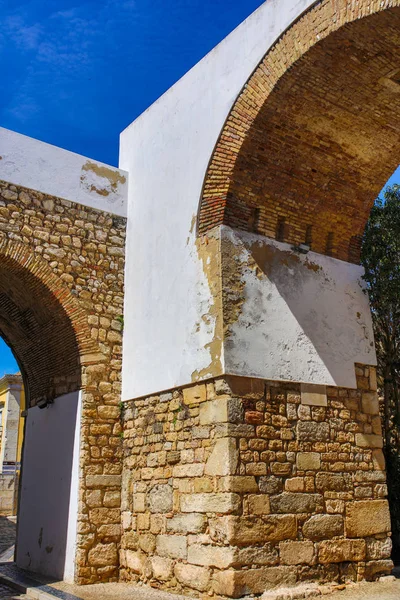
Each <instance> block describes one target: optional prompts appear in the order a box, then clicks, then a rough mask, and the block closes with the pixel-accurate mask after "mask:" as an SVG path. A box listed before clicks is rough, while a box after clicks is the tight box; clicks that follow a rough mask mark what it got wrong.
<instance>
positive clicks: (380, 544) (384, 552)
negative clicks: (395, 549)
mask: <svg viewBox="0 0 400 600" xmlns="http://www.w3.org/2000/svg"><path fill="white" fill-rule="evenodd" d="M392 545H393V544H392V539H391V538H390V537H388V538H385V539H383V540H376V539H375V538H370V539H368V540H367V560H382V559H387V558H390V556H391V554H392Z"/></svg>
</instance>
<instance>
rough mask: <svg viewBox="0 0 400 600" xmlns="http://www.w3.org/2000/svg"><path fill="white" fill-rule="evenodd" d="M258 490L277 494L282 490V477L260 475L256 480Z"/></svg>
mask: <svg viewBox="0 0 400 600" xmlns="http://www.w3.org/2000/svg"><path fill="white" fill-rule="evenodd" d="M258 485H259V487H260V492H263V494H270V495H271V496H272V495H273V494H279V493H280V492H281V491H282V490H283V479H282V477H275V476H274V475H271V476H269V477H260V479H259V480H258Z"/></svg>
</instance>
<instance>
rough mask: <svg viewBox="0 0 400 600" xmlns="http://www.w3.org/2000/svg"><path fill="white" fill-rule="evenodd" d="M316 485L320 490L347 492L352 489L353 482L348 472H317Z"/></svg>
mask: <svg viewBox="0 0 400 600" xmlns="http://www.w3.org/2000/svg"><path fill="white" fill-rule="evenodd" d="M315 487H316V488H317V490H318V491H319V492H328V491H329V492H346V491H349V490H351V489H352V487H353V482H352V479H351V475H349V474H348V473H344V474H342V473H325V472H322V473H317V476H316V478H315Z"/></svg>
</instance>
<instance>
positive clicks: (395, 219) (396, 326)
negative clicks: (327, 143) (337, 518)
mask: <svg viewBox="0 0 400 600" xmlns="http://www.w3.org/2000/svg"><path fill="white" fill-rule="evenodd" d="M361 263H362V265H363V266H364V268H365V276H364V278H365V281H366V284H367V288H368V293H369V298H370V303H371V311H372V319H373V325H374V333H375V343H376V352H377V358H378V369H377V374H378V385H379V390H380V394H381V395H382V397H383V403H382V418H383V419H382V420H383V433H384V453H385V458H386V466H387V474H388V488H389V502H390V510H391V517H392V529H393V542H394V550H395V553H396V554H398V556H399V558H400V402H399V399H400V185H393V186H392V187H390V188H388V189H387V190H386V192H385V194H384V199H383V200H381V199H379V198H378V199H377V200H376V202H375V204H374V207H373V209H372V211H371V215H370V218H369V221H368V223H367V227H366V229H365V233H364V237H363V245H362V252H361Z"/></svg>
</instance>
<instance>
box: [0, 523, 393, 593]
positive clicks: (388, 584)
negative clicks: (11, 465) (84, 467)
mask: <svg viewBox="0 0 400 600" xmlns="http://www.w3.org/2000/svg"><path fill="white" fill-rule="evenodd" d="M15 532H16V523H15V518H14V519H13V518H11V519H9V518H7V517H0V562H3V563H4V562H6V561H8V562H11V561H12V559H13V547H14V543H15ZM5 568H6V567H5V565H4V566H3V569H5ZM14 568H15V567H13V565H12V564H10V565H7V568H6V571H9V570H10V569H11V572H12V571H13V570H14ZM0 571H1V569H0ZM397 571H398V573H397ZM11 572H10V573H5V574H10V575H11V574H12V573H11ZM396 575H397V576H398V577H399V579H396V580H393V578H392V577H390V578H388V579H386V580H385V581H383V582H379V583H363V584H358V585H357V586H354V587H348V588H347V589H345V590H343V591H340V592H335V593H333V594H329V595H327V596H323V598H326V600H400V568H398V569H396ZM52 587H54V588H55V589H56V590H58V592H59V594H60V592H61V594H60V595H59V597H60V596H61V597H62V596H64V597H68V596H69V594H72V595H73V596H75V597H78V598H81V599H82V600H99V599H102V600H132V599H134V600H183V599H184V597H183V596H177V595H173V594H167V593H166V592H160V591H158V590H155V589H152V588H150V587H145V586H134V585H130V584H123V583H119V584H115V583H110V584H99V585H92V586H75V585H68V584H65V583H61V582H60V583H55V584H52ZM44 589H45V590H46V588H44ZM46 591H48V590H46ZM57 595H58V594H57ZM319 597H320V598H322V597H321V596H319ZM23 598H26V596H24V595H19V594H18V592H14V591H13V590H12V589H11V588H10V587H8V586H6V585H3V584H1V583H0V600H14V599H23ZM186 600H187V597H186Z"/></svg>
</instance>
